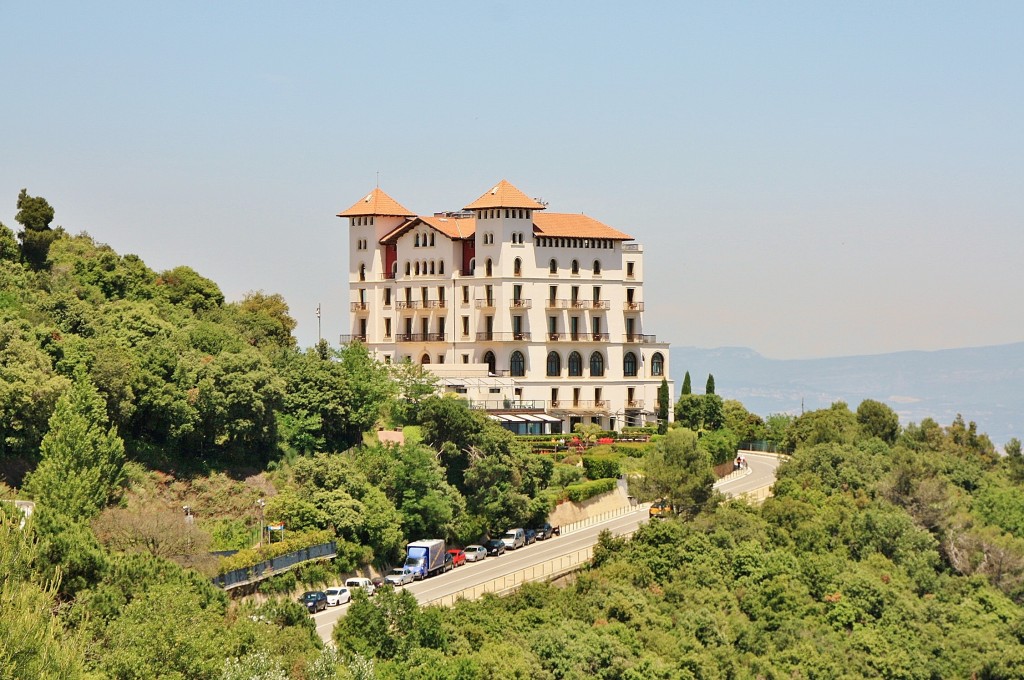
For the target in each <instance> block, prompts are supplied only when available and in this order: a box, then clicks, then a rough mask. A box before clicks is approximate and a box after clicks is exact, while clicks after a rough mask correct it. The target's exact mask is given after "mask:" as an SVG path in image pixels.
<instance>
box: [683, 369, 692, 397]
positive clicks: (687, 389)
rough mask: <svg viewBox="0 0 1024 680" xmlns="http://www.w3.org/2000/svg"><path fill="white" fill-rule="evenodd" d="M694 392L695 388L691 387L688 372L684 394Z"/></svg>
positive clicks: (684, 377)
mask: <svg viewBox="0 0 1024 680" xmlns="http://www.w3.org/2000/svg"><path fill="white" fill-rule="evenodd" d="M691 392H693V388H692V387H690V372H689V371H687V372H686V375H684V376H683V394H690V393H691Z"/></svg>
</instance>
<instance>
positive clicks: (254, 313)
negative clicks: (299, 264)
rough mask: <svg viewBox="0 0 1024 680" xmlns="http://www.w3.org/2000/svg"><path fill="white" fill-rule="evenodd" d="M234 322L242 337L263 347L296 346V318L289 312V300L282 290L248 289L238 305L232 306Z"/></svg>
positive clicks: (254, 344) (282, 347) (255, 345)
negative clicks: (280, 291) (285, 297)
mask: <svg viewBox="0 0 1024 680" xmlns="http://www.w3.org/2000/svg"><path fill="white" fill-rule="evenodd" d="M230 308H231V310H232V311H233V312H234V324H235V326H236V327H237V328H238V330H239V332H240V333H241V334H242V337H243V338H245V340H246V341H247V342H248V343H249V344H250V345H252V346H254V347H259V348H261V349H271V348H278V349H288V348H291V347H294V346H295V337H294V336H293V335H292V331H294V330H295V325H296V322H295V319H293V318H292V317H291V315H290V314H289V313H288V303H287V302H285V299H284V297H282V296H281V295H280V294H279V293H274V294H271V295H268V294H267V293H264V292H263V291H249V292H248V293H246V294H245V297H243V298H242V301H241V302H239V303H237V304H232V305H230Z"/></svg>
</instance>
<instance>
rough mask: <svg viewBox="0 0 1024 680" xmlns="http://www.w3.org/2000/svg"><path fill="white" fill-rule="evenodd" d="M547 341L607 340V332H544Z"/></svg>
mask: <svg viewBox="0 0 1024 680" xmlns="http://www.w3.org/2000/svg"><path fill="white" fill-rule="evenodd" d="M544 336H545V338H547V340H548V342H562V341H569V342H608V340H609V335H608V333H545V334H544Z"/></svg>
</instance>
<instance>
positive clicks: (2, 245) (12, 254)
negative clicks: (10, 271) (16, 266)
mask: <svg viewBox="0 0 1024 680" xmlns="http://www.w3.org/2000/svg"><path fill="white" fill-rule="evenodd" d="M20 255H21V250H20V249H19V248H18V239H16V238H15V236H14V232H13V231H11V230H10V228H8V227H7V226H5V225H4V223H3V222H0V262H17V261H18V258H19V256H20Z"/></svg>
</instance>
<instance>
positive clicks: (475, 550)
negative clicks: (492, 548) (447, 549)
mask: <svg viewBox="0 0 1024 680" xmlns="http://www.w3.org/2000/svg"><path fill="white" fill-rule="evenodd" d="M465 553H466V561H467V562H479V561H480V560H482V559H484V558H485V557H487V548H485V547H483V546H482V545H467V546H466V549H465Z"/></svg>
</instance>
